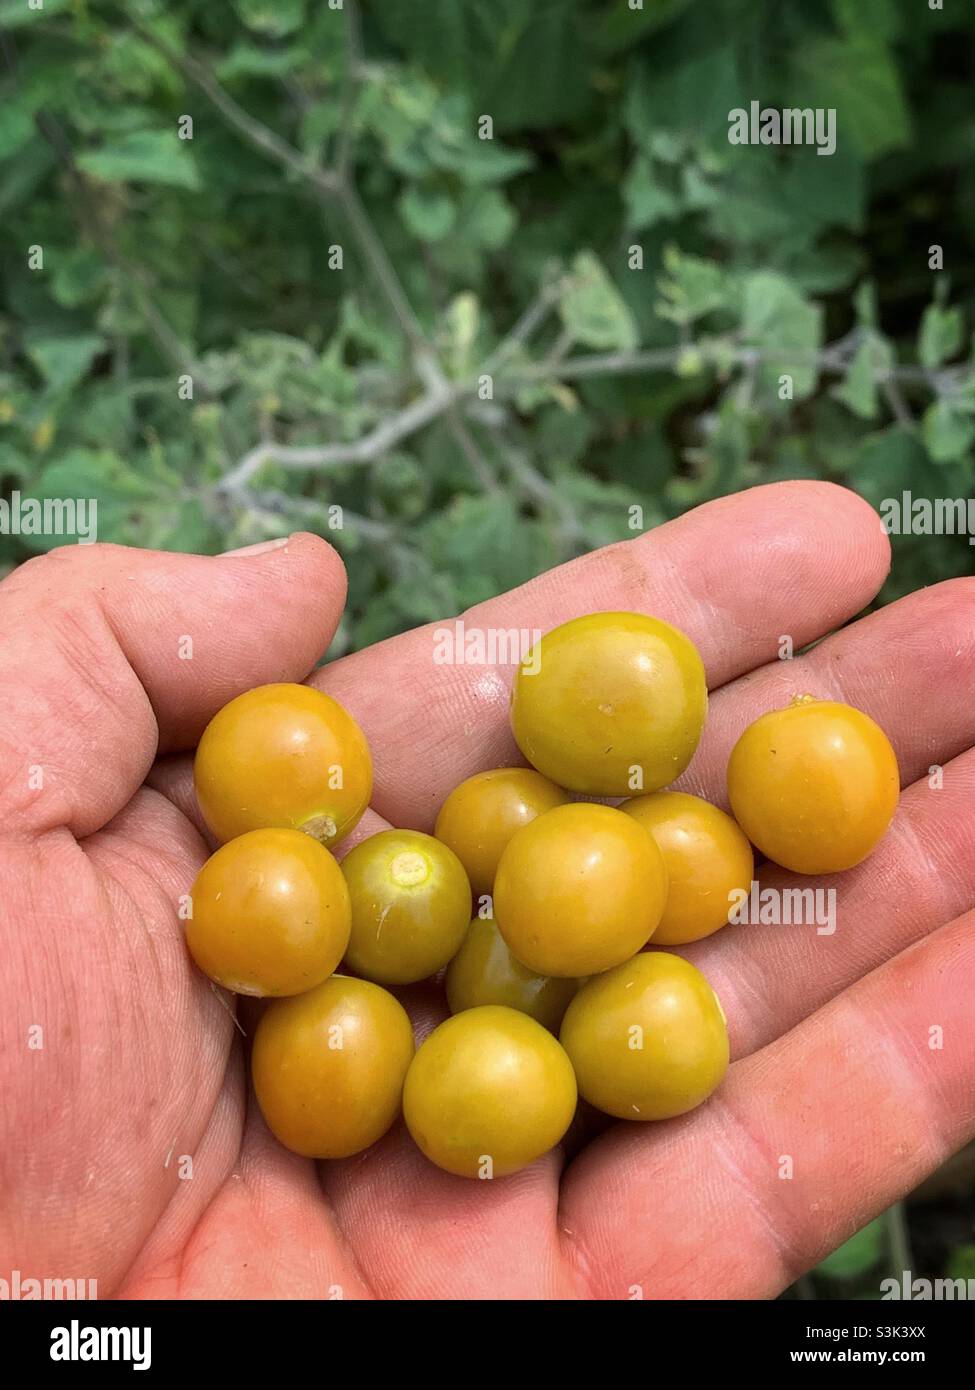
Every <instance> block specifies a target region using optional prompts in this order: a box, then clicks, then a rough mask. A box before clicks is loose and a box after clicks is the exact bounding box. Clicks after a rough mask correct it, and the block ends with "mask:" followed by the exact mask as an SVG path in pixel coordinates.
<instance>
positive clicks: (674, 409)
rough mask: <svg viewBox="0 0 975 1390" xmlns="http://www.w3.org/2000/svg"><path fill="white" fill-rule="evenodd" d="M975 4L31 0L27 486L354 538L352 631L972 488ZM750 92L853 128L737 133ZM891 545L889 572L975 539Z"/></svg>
mask: <svg viewBox="0 0 975 1390" xmlns="http://www.w3.org/2000/svg"><path fill="white" fill-rule="evenodd" d="M973 18H975V3H973V0H952V3H951V4H950V5H946V6H945V7H944V9H943V10H931V9H929V8H928V6H927V5H924V4H922V5H917V6H911V7H905V6H903V5H901V4H897V3H896V2H895V0H869V3H866V2H865V0H830V2H829V3H824V4H822V5H809V4H800V3H795V2H794V3H788V2H787V3H783V2H782V0H775V2H774V3H773V0H709V3H708V4H691V3H689V0H645V3H643V5H642V7H641V8H639V9H632V8H630V6H629V4H628V3H627V0H610V2H608V0H537V3H534V4H531V5H526V4H525V3H524V0H490V3H488V0H381V3H380V2H379V0H374V3H365V4H362V5H355V4H353V3H352V0H346V3H345V4H344V5H339V0H331V3H328V0H321V2H320V3H319V0H316V3H314V4H313V3H311V0H235V3H233V4H228V5H225V6H213V5H209V4H205V3H203V0H132V3H129V4H125V5H122V4H115V3H102V2H101V0H46V3H45V4H44V7H43V9H41V10H34V9H31V8H29V6H28V4H27V3H26V0H0V25H2V26H4V28H5V29H6V39H5V44H4V57H5V68H4V69H3V75H2V76H0V257H2V298H0V481H2V485H3V488H4V490H5V491H6V492H8V493H9V492H10V490H11V489H14V488H18V489H20V490H21V492H22V493H23V494H29V495H31V496H37V497H42V498H43V497H48V496H49V497H65V496H93V497H97V499H98V500H99V536H100V538H101V539H106V540H121V541H126V542H130V543H135V544H140V545H148V546H162V547H176V548H183V549H194V550H196V549H203V550H206V549H214V550H215V549H220V548H224V547H227V546H230V545H237V544H243V543H246V542H247V541H249V540H255V539H260V538H262V537H264V536H266V535H269V534H272V533H278V532H281V531H282V530H286V529H288V528H293V527H295V526H309V527H311V528H312V529H319V530H321V531H323V532H324V533H326V534H328V535H329V536H330V538H331V539H333V540H334V541H335V542H336V543H337V544H338V545H339V546H340V548H341V549H342V550H343V551H344V552H345V553H346V555H347V557H348V559H349V561H350V577H351V594H350V607H349V615H348V619H347V621H346V624H345V626H344V627H343V630H342V632H341V634H340V637H339V644H338V645H339V648H340V649H341V648H342V647H348V646H359V645H362V644H364V643H366V642H369V641H372V640H375V639H376V638H379V637H382V636H385V635H387V634H389V633H392V632H395V631H397V630H400V629H402V628H404V627H407V626H410V625H412V624H415V623H417V622H420V621H424V620H426V619H429V618H433V617H437V616H441V615H442V614H444V613H445V612H450V611H455V610H457V609H458V608H459V607H461V606H463V605H464V604H468V603H472V602H475V601H477V600H479V599H481V598H484V597H486V596H488V595H490V594H493V593H495V592H497V591H498V590H500V589H503V588H505V587H507V586H509V585H512V584H516V583H518V582H520V581H522V580H524V579H526V578H528V577H530V576H531V575H532V574H534V573H536V572H538V571H539V570H540V569H542V568H544V567H545V566H547V565H550V564H553V563H556V562H558V561H559V560H560V559H563V558H566V557H568V556H570V555H572V554H575V553H578V552H579V551H581V550H585V549H588V548H591V547H593V546H596V545H599V544H602V543H604V542H606V541H609V540H613V539H618V538H624V537H627V536H632V535H633V534H634V527H636V528H640V527H643V528H645V527H650V526H652V525H654V524H656V523H658V522H659V521H661V520H664V519H666V518H668V517H670V516H673V515H676V514H678V513H680V512H681V511H683V510H685V509H686V508H688V507H690V506H693V505H695V504H696V503H698V502H701V501H704V500H706V499H707V498H709V497H713V496H716V495H719V494H722V493H726V492H729V491H733V490H736V489H738V488H741V487H747V486H748V485H750V484H752V483H756V482H760V481H766V480H771V479H781V478H796V477H821V478H832V479H836V480H840V481H843V482H846V483H847V484H849V485H850V486H852V487H855V488H857V489H858V490H859V491H860V492H862V493H863V495H864V496H866V497H867V498H869V499H870V501H872V502H874V503H879V502H880V501H881V500H882V499H883V498H884V497H888V496H897V495H899V494H900V492H901V491H902V490H903V489H904V488H909V489H910V490H911V491H912V492H913V493H914V494H915V495H917V496H926V497H964V496H967V494H968V493H969V491H970V490H971V486H972V476H973V464H972V444H973V441H975V374H973V371H972V322H973V320H972V314H971V309H972V288H973V286H972V266H973V264H975V262H973V258H972V249H973V247H972V242H973V238H975V230H973V229H975V217H973V215H972V214H973V212H975V161H973V160H972V158H971V155H972V147H973V137H975V108H973V107H972V103H971V96H970V91H971V87H970V83H971V70H970V64H971V42H970V35H971V25H972V20H973ZM752 100H759V101H760V102H761V103H762V104H763V105H770V106H775V107H780V108H781V107H785V106H800V105H809V106H812V107H835V108H836V111H837V131H838V145H837V149H836V153H835V154H834V155H832V156H830V157H822V156H819V155H817V153H816V150H815V149H814V148H810V147H808V146H799V147H790V148H785V147H774V146H761V145H757V146H733V145H730V144H729V141H728V114H729V111H730V110H732V109H733V108H735V107H745V108H747V107H748V106H749V103H750V102H751V101H752ZM187 117H189V118H191V121H192V128H191V129H190V126H189V123H188V122H187V120H186V118H187ZM486 117H487V118H490V119H489V121H488V122H486V121H485V118H486ZM189 134H191V136H192V138H182V137H185V136H187V135H189ZM485 135H490V137H491V138H483V137H484V136H485ZM336 171H337V172H336ZM935 246H938V247H941V248H943V257H944V262H943V263H944V269H942V270H940V271H932V270H931V269H930V268H929V259H930V255H931V252H930V248H931V247H935ZM526 314H527V316H528V317H527V321H525V320H524V319H523V316H524V315H526ZM519 322H521V327H520V328H519V329H517V330H516V331H515V332H514V334H512V331H511V330H512V327H513V326H514V325H517V324H519ZM492 359H493V360H492ZM580 359H583V360H582V361H580ZM485 370H487V371H488V372H489V373H490V382H489V385H488V386H485V382H484V376H483V373H484V371H485ZM783 374H788V376H789V377H790V378H791V398H790V399H780V397H781V396H782V395H783V394H784V393H783V390H782V389H781V378H782V376H783ZM188 383H189V384H188ZM190 392H191V393H192V394H191V395H190ZM785 394H787V395H788V390H787V391H786V392H785ZM417 402H419V403H420V407H421V409H420V418H419V421H415V420H414V419H413V418H411V411H412V408H413V407H414V406H415V405H416V404H417ZM427 405H429V407H430V408H429V409H428V410H427V409H426V406H427ZM390 422H392V425H393V429H392V434H391V435H390V433H389V431H388V427H389V425H390ZM376 431H378V433H375V432H376ZM361 440H364V441H365V443H364V445H359V444H358V443H357V441H361ZM258 446H264V447H263V448H262V451H261V452H260V453H259V454H258V455H256V456H255V455H253V454H252V451H253V450H254V449H255V447H258ZM300 449H308V450H311V451H312V460H313V461H312V462H311V463H309V462H308V461H307V457H306V459H305V460H304V461H303V460H302V457H301V455H295V456H289V455H288V450H300ZM336 451H338V457H337V458H336V457H334V454H335V453H336ZM320 453H324V458H319V457H318V454H320ZM336 508H341V512H338V511H336V510H335V509H336ZM329 509H331V510H329ZM339 522H340V523H341V525H339ZM59 539H60V538H58V537H16V536H3V537H0V561H2V562H5V563H7V564H10V563H15V562H16V561H17V560H19V559H22V558H23V557H24V556H25V555H26V554H28V553H29V551H30V549H31V548H38V547H42V546H45V545H52V544H56V543H57V542H58V540H59ZM896 550H897V564H896V567H895V572H894V578H893V580H892V582H891V584H890V585H888V588H887V589H886V591H885V594H884V597H885V598H889V597H891V596H892V595H893V594H894V593H896V592H899V591H903V590H907V589H910V588H913V587H916V586H917V585H918V584H923V583H928V582H931V581H933V580H936V579H939V578H942V577H946V576H948V575H951V574H956V573H960V572H963V571H965V570H966V569H967V568H970V564H971V549H970V548H969V547H968V545H967V544H966V540H965V538H964V537H955V538H951V537H934V538H931V537H923V536H907V537H898V538H896Z"/></svg>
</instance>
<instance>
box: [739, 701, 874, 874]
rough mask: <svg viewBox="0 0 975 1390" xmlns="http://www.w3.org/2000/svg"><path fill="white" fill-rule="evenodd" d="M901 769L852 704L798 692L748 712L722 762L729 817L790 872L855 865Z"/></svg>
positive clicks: (865, 851)
mask: <svg viewBox="0 0 975 1390" xmlns="http://www.w3.org/2000/svg"><path fill="white" fill-rule="evenodd" d="M899 793H900V774H899V772H898V768H897V758H896V756H895V754H894V750H893V748H892V747H891V746H890V741H889V739H888V738H887V735H886V734H885V733H884V731H883V729H881V728H880V726H879V725H878V724H875V723H874V721H873V720H872V719H871V718H870V717H869V715H866V714H864V713H863V711H862V710H858V709H854V708H853V707H852V706H851V705H844V704H839V703H838V702H836V701H833V700H816V699H813V698H812V697H811V696H808V695H806V696H800V697H798V698H797V699H796V700H794V701H793V703H792V704H791V705H788V706H787V707H786V708H785V709H779V710H772V711H771V712H770V713H768V714H763V715H762V717H761V718H760V719H756V721H755V723H754V724H751V725H749V727H748V728H747V729H746V730H745V732H744V733H743V734H742V736H741V738H740V739H739V740H738V742H737V743H736V744H735V746H734V748H733V750H732V753H731V759H730V761H729V763H728V797H729V800H730V801H731V809H732V811H733V813H734V816H735V819H736V820H737V822H738V824H739V825H740V826H741V828H742V830H743V831H744V832H745V834H746V835H747V836H748V838H749V839H750V840H751V841H752V843H753V844H754V845H757V847H758V848H759V849H760V850H761V851H762V853H763V854H764V855H766V856H767V857H768V858H769V859H771V860H773V861H774V862H775V863H776V864H781V865H782V867H783V868H786V869H791V870H792V871H793V872H794V873H797V874H829V873H837V872H839V871H840V870H842V869H850V868H852V867H853V865H854V864H859V863H860V861H861V860H862V859H865V858H866V857H867V855H868V854H869V853H870V852H871V850H873V849H874V848H875V847H876V845H877V844H878V842H879V841H880V840H881V839H882V838H883V836H884V834H885V832H886V830H887V827H888V826H889V825H890V822H891V818H892V817H893V814H894V811H895V809H896V807H897V798H898V795H899Z"/></svg>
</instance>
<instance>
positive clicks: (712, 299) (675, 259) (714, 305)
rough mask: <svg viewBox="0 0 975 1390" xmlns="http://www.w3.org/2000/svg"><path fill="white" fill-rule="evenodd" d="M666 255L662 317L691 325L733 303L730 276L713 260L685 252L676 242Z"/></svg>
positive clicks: (658, 308)
mask: <svg viewBox="0 0 975 1390" xmlns="http://www.w3.org/2000/svg"><path fill="white" fill-rule="evenodd" d="M663 259H664V269H665V270H666V271H667V275H666V277H665V278H664V279H662V280H661V281H660V284H659V289H660V293H661V294H662V295H663V302H662V303H661V304H659V305H658V306H657V313H658V314H659V315H660V317H661V318H663V319H668V320H669V321H670V322H671V323H678V324H685V325H688V324H692V323H695V322H696V321H697V320H698V319H702V318H705V317H706V316H707V315H708V314H711V313H714V312H715V311H716V310H718V309H724V308H727V307H728V306H729V305H730V303H731V294H730V290H729V286H728V282H727V277H726V275H725V273H724V271H723V270H722V268H721V266H719V265H716V264H715V262H714V261H706V260H703V259H702V258H701V257H700V256H685V255H684V253H683V252H682V251H679V250H678V249H677V247H675V246H668V247H667V248H666V249H665V251H664V258H663Z"/></svg>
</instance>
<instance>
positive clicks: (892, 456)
mask: <svg viewBox="0 0 975 1390" xmlns="http://www.w3.org/2000/svg"><path fill="white" fill-rule="evenodd" d="M932 473H933V469H932V467H931V464H930V462H929V460H928V458H927V455H926V454H925V452H924V448H923V446H922V444H921V441H920V439H919V438H918V435H917V432H916V431H915V430H912V429H908V428H907V427H906V426H904V425H891V426H890V427H889V428H888V429H885V430H878V431H877V432H876V433H874V434H868V435H866V436H865V437H864V438H863V439H862V440H861V441H860V444H859V447H858V449H857V452H856V456H855V458H854V460H853V463H852V466H851V467H850V469H849V471H848V472H847V474H846V479H845V480H846V482H847V483H848V484H849V486H850V487H851V488H853V490H854V491H855V492H859V493H860V494H861V496H863V497H865V498H866V499H867V501H868V502H869V503H871V505H872V506H874V507H879V506H880V504H881V503H882V502H883V501H884V499H885V498H887V497H900V495H901V494H902V493H903V492H905V491H910V490H911V489H913V490H914V491H916V492H921V491H922V490H923V489H924V488H925V487H926V485H927V483H926V479H927V478H929V477H930V476H931V474H932Z"/></svg>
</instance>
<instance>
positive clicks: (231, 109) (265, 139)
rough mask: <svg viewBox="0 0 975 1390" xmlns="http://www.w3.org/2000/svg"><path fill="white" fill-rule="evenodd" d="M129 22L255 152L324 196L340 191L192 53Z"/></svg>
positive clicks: (330, 176)
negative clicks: (236, 97) (241, 103)
mask: <svg viewBox="0 0 975 1390" xmlns="http://www.w3.org/2000/svg"><path fill="white" fill-rule="evenodd" d="M129 22H130V23H131V25H132V28H133V29H134V30H135V32H136V33H137V34H138V35H139V37H140V38H141V39H144V40H145V42H146V43H147V44H149V45H150V47H151V48H154V49H155V50H156V52H157V53H161V54H162V56H163V57H164V58H166V59H167V61H168V62H170V63H172V64H173V66H174V67H175V68H177V69H178V70H179V71H180V72H181V73H182V74H183V76H184V77H188V78H189V79H190V80H191V81H192V82H194V83H195V84H196V86H197V87H199V89H200V91H201V92H203V93H204V95H205V96H206V97H208V98H209V100H210V101H211V102H212V103H213V105H214V106H215V107H216V108H217V110H218V111H219V112H220V114H221V115H222V116H223V118H224V120H225V121H226V122H227V124H228V125H230V126H233V128H234V130H236V131H238V133H239V134H241V135H242V136H243V137H244V139H245V140H247V141H248V143H249V144H251V145H253V147H254V148H255V149H256V150H260V152H261V153H262V154H266V155H267V156H268V157H269V158H270V159H274V160H276V161H277V162H278V163H279V164H283V165H284V166H285V168H286V169H290V170H291V172H292V173H293V174H295V175H296V176H297V177H298V178H303V179H307V180H308V181H309V183H311V184H312V185H313V186H314V187H315V188H317V189H318V190H319V192H321V193H328V194H333V193H335V192H336V191H337V190H338V185H339V179H338V177H337V175H336V174H334V173H333V172H332V171H331V170H330V169H323V168H322V167H321V165H320V164H318V163H316V161H315V160H312V159H308V158H307V157H306V156H305V155H303V154H302V153H301V152H300V150H296V149H295V148H294V146H292V145H289V144H288V142H287V140H282V139H281V137H280V136H279V135H277V134H275V132H274V131H273V130H272V129H271V128H270V126H266V125H264V123H263V122H262V121H258V120H256V119H255V118H254V117H253V116H250V115H248V113H247V112H246V111H245V110H244V108H243V107H242V106H239V105H238V104H237V102H236V101H234V99H233V97H232V96H231V95H230V93H229V92H228V91H226V89H225V88H224V87H222V86H221V85H220V83H219V82H218V81H217V79H216V78H215V77H214V76H213V75H212V74H211V72H210V71H209V69H208V68H206V67H204V65H203V64H202V63H199V62H197V60H196V59H195V58H191V57H190V56H189V54H186V53H178V52H177V51H176V50H175V49H174V48H171V47H170V46H169V44H167V43H164V42H163V40H162V39H160V38H159V37H158V36H157V35H156V34H154V33H153V32H152V30H151V29H147V28H146V27H145V25H143V24H140V23H139V22H138V21H137V20H132V19H130V21H129Z"/></svg>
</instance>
